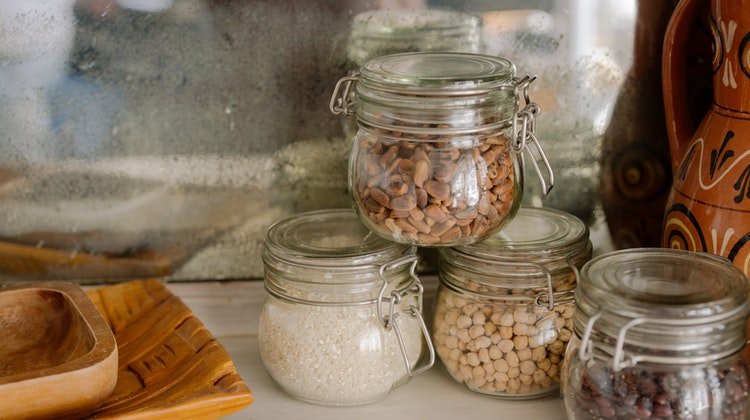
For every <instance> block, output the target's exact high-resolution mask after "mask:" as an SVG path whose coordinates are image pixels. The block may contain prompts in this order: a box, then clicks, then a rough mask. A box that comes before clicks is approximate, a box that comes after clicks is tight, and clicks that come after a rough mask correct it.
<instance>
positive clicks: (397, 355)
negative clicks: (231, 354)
mask: <svg viewBox="0 0 750 420" xmlns="http://www.w3.org/2000/svg"><path fill="white" fill-rule="evenodd" d="M416 261H417V257H416V256H415V254H414V249H413V247H410V246H406V245H402V244H396V243H392V242H387V241H384V240H383V239H381V238H379V237H378V236H376V235H373V234H371V233H370V232H369V231H368V230H367V229H366V228H365V227H364V226H363V225H362V223H360V221H359V220H358V218H357V215H356V214H355V213H354V211H352V210H323V211H317V212H310V213H303V214H301V215H297V216H293V217H291V218H289V219H286V220H283V221H280V222H278V223H276V224H275V225H273V226H271V228H270V229H269V230H268V233H267V235H266V241H265V248H264V251H263V263H264V268H265V288H266V299H265V301H264V304H263V308H262V311H261V315H260V323H259V328H258V348H259V351H260V356H261V360H262V362H263V365H264V366H265V368H266V370H267V371H268V373H269V374H270V375H271V377H272V378H273V379H274V380H275V381H276V382H277V383H278V384H279V386H280V387H281V388H282V389H284V390H285V391H286V392H288V393H289V394H291V395H292V396H294V397H296V398H299V399H301V400H304V401H307V402H311V403H315V404H323V405H356V404H365V403H370V402H373V401H377V400H380V399H382V398H384V397H385V396H386V395H387V394H388V393H389V392H390V391H391V390H393V389H394V388H396V387H397V386H399V385H401V384H404V383H405V382H407V381H408V380H409V379H410V378H411V377H412V376H414V375H416V374H418V373H420V372H422V371H424V370H426V369H428V368H429V367H430V366H432V364H433V362H434V357H435V356H434V351H433V349H432V344H431V343H430V340H429V337H428V333H427V327H426V326H425V323H424V321H423V319H422V285H421V283H420V282H419V279H418V278H417V277H416V275H415V273H414V267H415V265H416Z"/></svg>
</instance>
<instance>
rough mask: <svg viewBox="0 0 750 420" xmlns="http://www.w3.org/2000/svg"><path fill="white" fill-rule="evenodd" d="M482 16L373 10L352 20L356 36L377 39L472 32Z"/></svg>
mask: <svg viewBox="0 0 750 420" xmlns="http://www.w3.org/2000/svg"><path fill="white" fill-rule="evenodd" d="M479 25H480V19H479V17H478V16H474V15H470V14H466V13H460V12H455V11H451V10H440V9H411V10H389V9H380V10H371V11H367V12H362V13H360V14H358V15H357V16H355V17H354V19H353V21H352V36H353V37H362V38H369V37H372V38H377V39H401V38H406V39H412V38H414V37H415V36H417V34H419V33H422V32H431V31H435V32H472V31H475V30H477V28H478V27H479Z"/></svg>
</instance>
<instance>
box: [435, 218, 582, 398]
mask: <svg viewBox="0 0 750 420" xmlns="http://www.w3.org/2000/svg"><path fill="white" fill-rule="evenodd" d="M591 250H592V246H591V242H590V241H589V236H588V228H587V227H586V225H585V224H584V223H583V222H582V221H581V220H579V219H578V218H576V217H575V216H572V215H569V214H567V213H563V212H561V211H557V210H552V209H544V208H527V207H523V208H521V210H520V211H519V213H518V215H517V216H516V217H515V219H513V221H512V222H511V223H510V224H509V225H508V226H506V227H505V228H504V229H503V230H502V231H501V232H500V233H499V234H496V235H495V236H493V237H491V238H489V239H487V240H485V241H483V242H480V243H476V244H473V245H468V246H463V247H457V248H443V249H440V264H439V268H440V287H439V289H438V296H437V302H436V307H435V314H434V320H433V330H432V334H433V335H432V337H433V341H434V343H435V347H436V349H437V353H438V355H439V356H440V359H441V360H442V362H443V364H444V365H445V367H446V368H447V370H448V372H449V373H450V374H451V376H452V377H453V378H454V379H455V380H456V381H458V382H460V383H462V384H465V385H466V386H467V387H468V388H469V389H471V390H473V391H477V392H480V393H483V394H488V395H493V396H499V397H505V398H514V399H529V398H537V397H543V396H547V395H551V394H554V393H556V392H557V390H558V385H559V382H560V376H559V375H560V366H561V365H562V361H563V354H564V352H565V347H566V345H567V343H568V341H569V340H570V338H571V336H572V329H573V311H574V304H573V291H574V289H575V286H576V283H577V277H578V269H579V268H580V267H581V266H583V264H584V263H585V262H586V261H588V260H589V258H590V257H591Z"/></svg>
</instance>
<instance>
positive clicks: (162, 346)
mask: <svg viewBox="0 0 750 420" xmlns="http://www.w3.org/2000/svg"><path fill="white" fill-rule="evenodd" d="M88 294H89V296H90V297H91V300H92V301H93V302H94V304H95V305H96V306H97V307H98V308H99V310H100V311H101V313H102V315H103V316H104V318H105V319H106V321H107V323H108V324H109V325H110V327H111V328H112V331H113V332H114V334H115V338H116V339H117V344H118V347H119V354H120V361H119V378H118V380H117V386H116V387H115V390H114V392H113V393H112V394H111V395H110V397H109V398H108V399H107V400H106V401H105V403H104V405H102V406H101V407H100V408H99V409H98V410H97V411H96V412H95V413H93V414H92V417H93V418H126V419H139V420H144V419H175V418H179V419H186V418H195V419H211V418H218V417H221V416H224V415H227V414H229V413H232V412H234V411H237V410H240V409H241V408H243V407H245V406H247V405H249V404H250V403H252V401H253V396H252V393H251V392H250V390H249V389H248V387H247V385H245V383H244V382H243V381H242V378H241V377H240V376H239V375H238V374H237V371H236V369H235V367H234V363H233V362H232V359H231V357H230V356H229V354H228V353H227V352H226V350H225V349H224V348H223V347H222V346H221V344H219V342H218V341H217V340H216V339H215V338H214V337H213V336H212V335H211V333H210V332H209V331H208V330H207V329H206V327H205V326H204V325H203V323H201V321H200V320H199V319H198V318H196V317H195V315H194V314H193V313H192V312H191V311H190V309H189V308H188V307H187V306H186V305H185V304H184V303H183V302H182V301H181V300H180V299H179V298H178V297H176V296H174V295H173V294H172V293H170V291H169V290H168V289H167V288H166V287H165V286H164V284H163V283H161V282H160V281H158V280H141V281H132V282H128V283H121V284H117V285H113V286H106V287H102V288H99V289H92V290H89V291H88Z"/></svg>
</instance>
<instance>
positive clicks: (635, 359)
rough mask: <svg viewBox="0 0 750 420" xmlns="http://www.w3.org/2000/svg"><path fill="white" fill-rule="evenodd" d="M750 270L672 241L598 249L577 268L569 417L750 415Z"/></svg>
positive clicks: (566, 367) (567, 371)
mask: <svg viewBox="0 0 750 420" xmlns="http://www.w3.org/2000/svg"><path fill="white" fill-rule="evenodd" d="M749 292H750V288H749V287H748V283H747V278H746V277H745V275H744V274H743V273H742V272H741V271H740V270H738V269H736V268H735V267H734V266H733V265H732V263H731V262H730V261H729V260H726V259H724V258H721V257H717V256H714V255H710V254H699V253H691V252H688V251H680V250H674V249H657V248H652V249H630V250H625V251H618V252H612V253H609V254H605V255H601V256H598V257H596V258H594V259H592V260H591V261H590V262H589V263H587V264H586V265H585V266H584V267H583V269H582V270H581V282H580V284H579V285H578V288H577V290H576V292H575V301H576V311H575V315H574V318H573V331H574V336H573V339H572V340H571V341H570V344H569V346H568V350H567V353H566V357H565V363H564V364H563V368H562V391H563V396H564V400H565V408H566V411H567V415H568V418H569V419H577V420H584V419H602V418H618V419H625V418H637V419H722V420H740V419H748V418H750V411H748V403H750V398H748V391H750V387H749V380H748V365H747V361H746V360H745V359H744V357H743V354H742V349H743V348H745V347H746V341H747V337H746V332H745V325H746V321H747V319H748V313H749V311H750V302H749V301H748V293H749Z"/></svg>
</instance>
